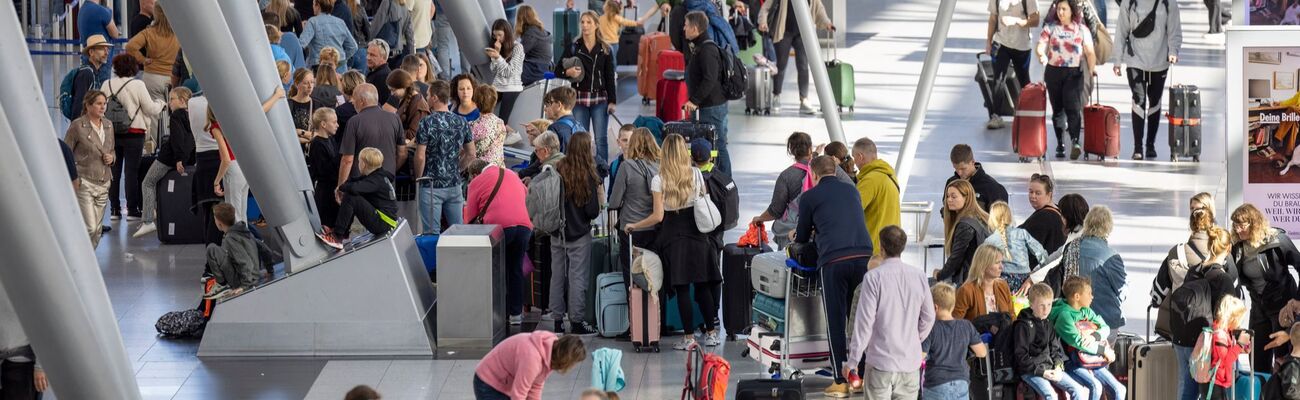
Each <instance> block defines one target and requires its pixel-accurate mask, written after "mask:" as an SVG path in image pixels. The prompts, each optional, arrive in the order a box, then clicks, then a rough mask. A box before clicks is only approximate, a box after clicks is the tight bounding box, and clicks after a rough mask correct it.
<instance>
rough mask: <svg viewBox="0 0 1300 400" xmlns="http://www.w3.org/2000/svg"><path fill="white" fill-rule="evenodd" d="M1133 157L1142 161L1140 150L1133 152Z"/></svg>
mask: <svg viewBox="0 0 1300 400" xmlns="http://www.w3.org/2000/svg"><path fill="white" fill-rule="evenodd" d="M1133 159H1134V160H1137V161H1142V152H1140V151H1135V152H1133Z"/></svg>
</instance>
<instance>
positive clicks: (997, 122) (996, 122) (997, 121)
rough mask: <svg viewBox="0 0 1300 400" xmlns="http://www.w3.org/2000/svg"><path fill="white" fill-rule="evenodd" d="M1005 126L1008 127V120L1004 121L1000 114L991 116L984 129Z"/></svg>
mask: <svg viewBox="0 0 1300 400" xmlns="http://www.w3.org/2000/svg"><path fill="white" fill-rule="evenodd" d="M1004 127H1006V122H1003V121H1002V117H998V116H994V117H992V118H989V122H988V123H986V124H984V129H1002V128H1004Z"/></svg>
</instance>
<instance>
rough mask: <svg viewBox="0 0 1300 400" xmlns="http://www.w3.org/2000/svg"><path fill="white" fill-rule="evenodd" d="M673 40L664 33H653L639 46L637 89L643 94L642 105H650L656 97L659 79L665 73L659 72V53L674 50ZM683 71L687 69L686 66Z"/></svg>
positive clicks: (647, 35) (644, 38)
mask: <svg viewBox="0 0 1300 400" xmlns="http://www.w3.org/2000/svg"><path fill="white" fill-rule="evenodd" d="M672 49H673V41H672V38H670V37H669V36H668V34H667V33H664V32H652V33H649V34H646V35H644V36H641V42H640V43H639V44H637V52H638V53H639V54H638V55H637V60H636V87H637V92H639V93H640V94H641V103H642V104H650V101H651V100H654V99H655V98H656V97H655V96H656V94H657V93H655V90H656V89H657V88H658V85H659V79H660V78H661V77H663V71H661V70H659V52H661V51H664V50H672ZM681 69H686V68H685V67H684V66H683V67H682V68H681Z"/></svg>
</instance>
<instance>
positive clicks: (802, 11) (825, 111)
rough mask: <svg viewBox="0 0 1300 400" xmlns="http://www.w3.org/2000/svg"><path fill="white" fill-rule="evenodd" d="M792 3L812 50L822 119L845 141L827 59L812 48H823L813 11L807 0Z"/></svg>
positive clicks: (835, 137)
mask: <svg viewBox="0 0 1300 400" xmlns="http://www.w3.org/2000/svg"><path fill="white" fill-rule="evenodd" d="M790 5H791V6H792V7H793V8H794V16H795V20H796V22H798V25H799V36H800V37H801V38H802V40H803V48H804V49H805V50H810V51H807V52H806V53H808V54H807V57H808V65H809V66H810V67H811V68H808V70H809V71H811V72H812V77H813V84H814V85H816V86H817V99H818V100H819V102H820V103H821V107H822V119H824V120H825V121H826V134H827V135H830V137H831V140H833V141H837V142H841V143H845V141H844V125H842V124H841V123H840V109H839V106H837V105H836V104H835V92H833V91H832V90H831V77H830V75H829V74H828V73H827V72H826V62H825V61H826V60H823V59H822V53H821V51H815V50H811V49H820V48H821V43H820V41H818V40H817V25H816V24H814V23H813V18H812V11H811V10H810V9H809V7H808V2H807V1H803V0H795V1H791V2H790ZM832 43H833V42H832ZM848 90H856V89H855V88H853V89H848Z"/></svg>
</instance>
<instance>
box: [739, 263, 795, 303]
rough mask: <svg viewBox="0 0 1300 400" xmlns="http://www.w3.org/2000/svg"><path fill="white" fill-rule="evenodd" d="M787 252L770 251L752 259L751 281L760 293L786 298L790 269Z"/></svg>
mask: <svg viewBox="0 0 1300 400" xmlns="http://www.w3.org/2000/svg"><path fill="white" fill-rule="evenodd" d="M785 259H786V256H785V253H781V252H768V253H763V254H759V255H756V256H754V258H753V259H752V260H750V269H749V272H750V283H751V284H752V286H753V287H754V290H757V291H758V292H759V293H762V294H765V295H767V296H768V297H772V298H776V299H784V298H785V290H786V281H787V280H788V279H790V269H789V268H787V267H786V266H785Z"/></svg>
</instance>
